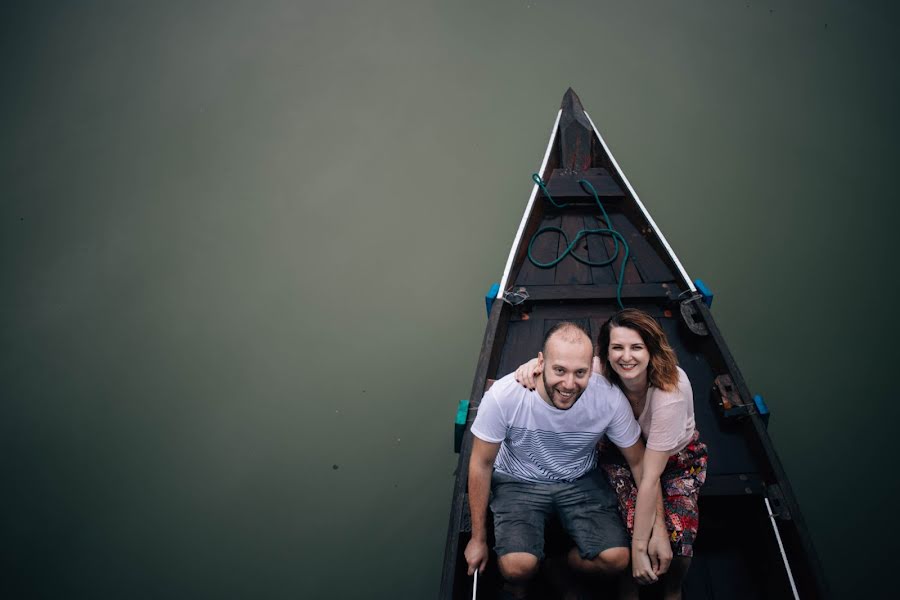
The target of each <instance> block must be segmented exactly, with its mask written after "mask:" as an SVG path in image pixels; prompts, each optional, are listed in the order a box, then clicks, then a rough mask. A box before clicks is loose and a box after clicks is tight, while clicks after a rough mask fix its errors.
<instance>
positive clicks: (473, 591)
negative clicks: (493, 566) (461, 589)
mask: <svg viewBox="0 0 900 600" xmlns="http://www.w3.org/2000/svg"><path fill="white" fill-rule="evenodd" d="M477 592H478V569H475V581H474V582H473V583H472V600H475V594H476V593H477Z"/></svg>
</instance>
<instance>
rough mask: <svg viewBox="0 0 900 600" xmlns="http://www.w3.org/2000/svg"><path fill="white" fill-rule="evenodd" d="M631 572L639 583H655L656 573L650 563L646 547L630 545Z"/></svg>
mask: <svg viewBox="0 0 900 600" xmlns="http://www.w3.org/2000/svg"><path fill="white" fill-rule="evenodd" d="M631 574H632V575H633V576H634V579H635V580H636V581H637V582H638V583H639V584H641V585H647V584H649V583H655V582H656V580H657V579H659V578H658V577H657V576H656V573H654V572H653V567H652V566H651V564H650V556H649V555H648V554H647V551H646V549H644V548H639V547H637V545H632V546H631Z"/></svg>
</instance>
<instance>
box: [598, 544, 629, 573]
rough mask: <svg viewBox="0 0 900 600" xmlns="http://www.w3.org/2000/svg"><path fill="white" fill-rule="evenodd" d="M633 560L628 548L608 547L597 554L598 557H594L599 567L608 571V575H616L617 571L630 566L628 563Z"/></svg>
mask: <svg viewBox="0 0 900 600" xmlns="http://www.w3.org/2000/svg"><path fill="white" fill-rule="evenodd" d="M630 561H631V553H630V552H629V551H628V548H621V547H617V548H607V549H606V550H604V551H603V552H601V553H600V554H598V555H597V558H595V559H594V561H593V562H594V563H595V564H596V565H597V568H598V569H599V570H600V571H602V572H603V573H606V574H608V575H615V574H616V573H621V572H622V571H624V570H625V569H626V568H628V563H629V562H630Z"/></svg>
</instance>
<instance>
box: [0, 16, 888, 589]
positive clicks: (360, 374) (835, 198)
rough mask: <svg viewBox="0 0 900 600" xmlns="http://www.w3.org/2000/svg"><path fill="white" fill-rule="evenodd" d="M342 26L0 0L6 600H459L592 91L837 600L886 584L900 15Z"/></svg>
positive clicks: (435, 19) (451, 19)
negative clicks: (524, 238) (750, 407)
mask: <svg viewBox="0 0 900 600" xmlns="http://www.w3.org/2000/svg"><path fill="white" fill-rule="evenodd" d="M323 4H325V3H321V2H320V3H297V2H287V1H284V2H278V1H271V2H256V3H241V2H233V1H227V2H162V3H152V4H149V3H139V2H116V3H112V2H81V3H52V2H49V3H20V4H18V5H17V4H16V3H4V5H3V8H2V9H0V28H2V32H0V33H2V35H0V68H2V70H0V89H2V90H3V93H2V95H0V130H2V131H3V136H2V138H0V140H2V141H0V200H2V202H0V211H2V212H0V217H2V218H0V284H2V289H3V293H2V295H0V320H2V323H0V325H2V326H0V349H2V361H0V382H2V383H0V392H2V410H3V412H2V418H0V457H2V458H0V464H2V469H3V474H4V482H5V485H4V492H3V494H2V495H0V497H2V499H0V507H2V515H3V516H2V519H3V522H2V530H3V538H4V543H3V545H2V550H0V555H2V562H0V569H2V573H0V575H2V576H0V590H2V595H3V596H8V597H23V598H24V597H46V598H63V597H64V598H76V597H84V598H102V597H106V598H160V597H165V598H246V597H260V598H263V597H264V598H298V597H305V598H321V597H334V598H363V597H365V598H388V597H391V598H428V597H432V596H434V595H435V594H436V592H437V588H438V584H439V580H440V563H441V559H442V552H443V543H444V537H445V534H446V523H447V515H448V510H449V505H450V493H451V489H452V485H453V470H454V468H455V465H456V456H455V455H454V454H453V452H452V423H451V421H452V419H453V416H454V412H455V406H456V402H457V401H458V400H459V399H461V398H463V397H465V396H466V394H468V393H469V388H470V385H471V377H472V373H473V370H474V367H475V361H476V357H477V353H478V350H479V347H480V344H481V336H482V332H483V327H484V323H485V318H484V308H483V303H482V299H481V297H482V295H483V294H484V292H485V291H486V290H487V288H488V286H489V285H490V284H491V282H493V281H496V280H498V279H499V276H500V274H501V271H502V268H503V264H504V261H505V258H506V252H507V249H508V246H509V244H510V242H511V240H512V237H513V235H514V233H515V228H516V226H517V223H518V220H519V218H520V215H521V210H522V208H523V206H524V203H525V200H526V199H527V194H528V193H529V191H530V185H531V183H530V179H529V176H530V174H531V172H532V171H533V170H534V169H535V168H536V167H537V166H538V163H539V161H540V158H541V155H542V152H543V149H544V146H545V144H546V138H547V135H548V133H549V129H550V126H551V125H552V119H553V116H554V114H555V111H556V109H557V106H558V103H559V101H560V98H561V96H562V94H563V92H564V91H565V89H566V88H567V87H568V86H569V85H571V86H573V87H574V88H575V89H576V91H578V93H579V94H580V95H581V97H582V99H583V100H584V103H585V105H586V106H587V108H588V110H589V111H590V112H591V115H592V116H593V117H594V120H595V122H597V124H598V126H599V127H600V129H601V131H602V132H603V133H604V136H605V137H606V139H607V142H608V143H609V144H610V145H611V148H612V150H613V152H614V153H615V155H616V157H617V159H618V160H619V162H620V164H621V165H622V167H623V169H624V170H625V172H626V173H627V174H628V177H629V178H630V180H631V181H632V183H633V184H634V185H635V187H636V188H637V190H638V191H639V193H640V194H641V197H642V199H643V200H644V202H645V204H647V206H648V208H649V209H650V210H651V211H652V213H653V216H654V218H655V219H656V221H657V223H658V224H659V225H660V227H661V228H662V229H663V231H664V232H665V234H666V236H667V237H668V239H669V241H670V243H671V244H672V246H673V247H674V249H675V250H676V252H677V253H678V254H679V256H680V257H681V259H682V262H683V263H684V264H685V265H686V267H687V269H688V271H689V273H690V274H691V275H692V276H694V277H702V278H703V279H704V280H705V281H706V282H708V283H709V284H710V285H711V287H712V288H713V289H714V291H715V293H716V301H715V304H714V311H715V314H716V317H717V319H718V320H719V324H720V326H721V327H722V329H723V330H724V332H725V334H726V337H727V339H728V341H729V344H730V345H731V348H732V350H733V352H734V354H735V356H736V357H737V359H738V361H739V363H740V365H741V368H742V370H743V371H744V374H745V376H746V377H747V379H748V381H749V384H750V386H751V389H752V390H753V391H754V392H755V393H761V394H763V395H764V396H765V397H766V399H767V401H768V403H769V405H770V407H771V409H772V411H773V413H774V415H773V418H772V423H771V429H770V431H771V434H772V437H773V439H774V441H775V444H776V446H777V448H778V451H779V453H780V455H781V457H782V459H783V461H784V463H785V466H786V468H787V470H788V473H789V474H790V476H791V481H792V483H793V484H794V486H795V491H796V493H797V495H798V496H799V499H800V501H801V505H802V506H803V511H804V515H805V516H806V518H807V520H808V523H809V526H810V528H811V530H812V534H813V538H814V541H815V543H816V545H817V547H818V551H819V553H820V555H821V558H822V561H823V564H824V567H825V571H826V574H827V576H828V578H829V580H830V582H831V585H832V587H833V589H834V591H835V595H836V597H845V596H847V595H849V594H850V593H851V592H852V591H853V590H858V589H859V588H860V587H863V588H866V589H868V590H875V589H876V588H877V586H879V585H882V584H883V583H884V579H883V578H882V579H881V580H880V581H876V580H873V579H869V578H867V577H862V578H861V577H860V576H859V573H872V572H882V570H883V569H886V568H887V567H888V566H889V563H888V556H889V554H888V540H889V539H891V538H892V537H893V536H896V534H897V531H896V529H897V528H896V525H895V523H896V517H895V516H894V515H893V512H888V501H889V498H890V499H891V500H893V497H892V496H888V484H889V482H890V481H892V479H893V472H892V469H893V468H894V467H893V465H894V463H893V461H889V459H888V456H890V454H889V452H890V449H891V448H892V447H893V444H892V443H891V442H890V440H891V439H893V438H895V437H896V436H895V435H894V434H893V432H894V429H895V424H896V422H897V421H898V417H900V415H898V410H897V400H898V398H897V394H896V392H895V391H894V390H893V386H891V383H892V377H891V373H892V372H893V370H894V369H893V366H894V365H893V362H894V361H893V359H894V354H893V352H892V350H893V346H894V345H895V344H893V343H891V341H890V340H891V339H892V338H893V337H895V336H896V335H897V334H898V328H897V325H896V319H894V318H892V317H893V315H892V308H893V307H892V300H893V298H895V297H896V291H897V290H896V285H895V282H894V277H895V273H896V267H895V266H894V264H893V263H894V255H895V251H894V242H895V239H894V238H895V237H896V236H894V235H892V232H893V229H894V223H895V222H896V218H897V217H898V212H900V211H898V209H897V204H896V192H895V188H896V186H893V185H892V184H893V173H894V172H895V171H896V165H897V160H898V158H900V156H898V154H900V153H898V151H897V143H896V140H897V138H898V133H900V127H898V116H897V115H898V113H897V110H896V103H897V98H898V91H900V85H898V75H897V69H896V66H895V65H894V62H895V59H896V56H897V55H898V42H897V35H896V34H897V29H898V23H900V21H898V19H897V13H896V11H894V10H888V9H887V8H885V7H887V6H888V5H887V4H885V5H881V4H875V3H869V4H866V3H857V4H856V5H854V6H850V5H848V3H844V2H819V3H812V2H808V3H797V2H790V3H789V2H777V1H773V2H768V3H758V2H745V1H740V2H730V1H725V2H722V1H717V2H713V1H706V2H681V3H673V2H653V3H640V5H639V6H638V5H637V4H638V3H624V2H560V3H550V2H546V1H537V0H523V1H511V0H510V1H498V2H491V3H484V2H456V3H436V2H401V1H394V2H380V3H374V2H371V3H370V2H355V3H350V2H334V3H328V4H327V6H324V5H323ZM861 501H862V508H853V507H854V506H855V505H858V503H860V502H861Z"/></svg>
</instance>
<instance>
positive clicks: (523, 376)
mask: <svg viewBox="0 0 900 600" xmlns="http://www.w3.org/2000/svg"><path fill="white" fill-rule="evenodd" d="M538 362H539V361H538V359H536V358H532V359H531V360H529V361H528V362H527V363H525V364H524V365H520V366H519V368H518V369H516V381H518V382H519V383H520V384H522V385H523V386H524V387H527V388H528V389H529V390H533V389H534V385H535V377H537V376H538V375H540V373H541V370H540V369H539V368H538Z"/></svg>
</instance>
